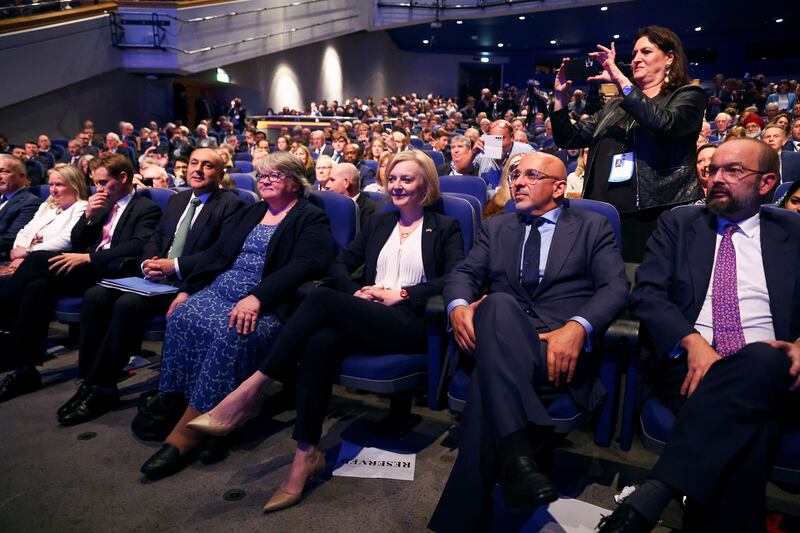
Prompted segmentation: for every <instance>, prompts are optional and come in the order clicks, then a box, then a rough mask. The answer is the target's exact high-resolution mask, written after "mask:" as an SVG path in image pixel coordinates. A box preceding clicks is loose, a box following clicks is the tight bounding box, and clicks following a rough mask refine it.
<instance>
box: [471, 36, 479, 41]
mask: <svg viewBox="0 0 800 533" xmlns="http://www.w3.org/2000/svg"><path fill="white" fill-rule="evenodd" d="M469 38H470V39H472V40H473V41H477V40H478V36H477V35H470V36H469Z"/></svg>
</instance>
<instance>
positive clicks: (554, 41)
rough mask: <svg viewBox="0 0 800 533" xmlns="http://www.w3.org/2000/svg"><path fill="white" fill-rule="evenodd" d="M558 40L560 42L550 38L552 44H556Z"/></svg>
mask: <svg viewBox="0 0 800 533" xmlns="http://www.w3.org/2000/svg"><path fill="white" fill-rule="evenodd" d="M557 42H558V41H556V40H555V39H551V40H550V44H556V43H557Z"/></svg>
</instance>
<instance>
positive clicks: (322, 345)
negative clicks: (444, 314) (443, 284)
mask: <svg viewBox="0 0 800 533" xmlns="http://www.w3.org/2000/svg"><path fill="white" fill-rule="evenodd" d="M426 346H427V337H426V329H425V320H424V318H423V317H421V316H419V315H417V314H416V313H415V312H414V310H413V309H412V308H411V307H410V306H408V305H407V304H405V303H401V304H399V305H396V306H394V307H387V306H384V305H383V304H380V303H376V302H370V301H367V300H363V299H361V298H356V297H355V296H352V295H349V294H345V293H342V292H338V291H336V290H333V289H327V288H317V289H314V290H312V291H311V292H310V293H309V294H308V296H307V297H306V298H305V300H303V303H302V304H301V305H300V307H298V308H297V311H295V312H294V314H292V317H291V318H290V319H289V321H288V322H287V323H286V325H285V326H284V327H283V329H281V332H280V334H279V335H278V338H277V339H276V340H275V344H274V345H273V346H272V348H271V349H270V352H269V354H268V355H267V359H266V361H265V362H264V364H263V365H262V366H261V372H263V373H264V374H266V375H267V376H270V377H272V378H276V379H282V377H283V376H286V375H287V374H291V373H292V372H293V371H294V370H295V368H296V371H297V378H296V383H297V420H296V421H295V427H294V434H293V435H292V437H293V438H294V439H295V440H298V441H303V442H307V443H310V444H318V443H319V439H320V436H321V432H322V422H323V420H324V419H325V413H326V411H327V409H328V404H329V402H330V397H331V387H332V382H333V376H334V375H335V373H336V372H337V371H338V369H339V365H340V362H341V359H342V357H343V356H344V355H347V354H348V353H350V352H359V353H366V354H388V353H419V352H424V351H425V349H426Z"/></svg>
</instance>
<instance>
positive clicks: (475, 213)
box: [442, 192, 483, 239]
mask: <svg viewBox="0 0 800 533" xmlns="http://www.w3.org/2000/svg"><path fill="white" fill-rule="evenodd" d="M442 195H443V196H452V197H453V198H461V199H463V200H466V201H467V202H469V205H470V206H472V223H473V226H474V228H475V235H474V237H475V239H477V238H478V233H479V232H480V229H481V216H482V214H483V209H482V207H483V206H481V203H480V202H479V201H478V199H477V198H475V197H474V196H472V195H471V194H463V193H460V192H445V193H442Z"/></svg>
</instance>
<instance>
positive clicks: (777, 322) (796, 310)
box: [600, 139, 800, 531]
mask: <svg viewBox="0 0 800 533" xmlns="http://www.w3.org/2000/svg"><path fill="white" fill-rule="evenodd" d="M710 178H711V183H710V188H709V191H708V200H707V204H706V206H690V207H681V208H676V209H673V210H672V211H667V212H666V213H664V214H663V215H662V216H661V218H660V220H659V221H658V229H657V230H656V231H655V232H654V233H653V235H652V236H651V237H650V240H649V242H648V244H647V253H646V254H645V256H644V262H643V263H642V265H641V266H640V267H639V270H638V271H637V273H636V288H635V289H634V291H633V295H632V307H633V311H634V313H635V314H636V315H637V316H638V317H639V318H640V319H641V321H642V323H643V325H644V327H645V328H646V329H647V331H648V333H649V336H650V339H651V340H652V344H653V346H652V347H653V350H654V355H655V356H656V357H657V358H658V359H657V361H656V364H655V369H656V372H654V374H655V376H654V378H655V379H654V383H653V384H654V392H655V394H656V396H657V397H658V398H659V399H660V400H661V401H662V403H663V404H664V405H665V406H666V407H667V408H668V409H670V410H671V411H672V412H673V413H675V414H676V415H677V421H676V422H675V426H674V427H673V429H672V433H671V435H670V437H669V439H668V441H667V445H666V447H665V449H664V451H663V453H662V454H661V457H660V459H659V461H658V463H657V464H656V466H655V467H654V468H653V470H651V471H650V474H649V476H648V480H647V481H646V482H645V483H644V484H643V485H642V486H641V487H640V488H639V489H637V490H636V491H635V492H634V493H633V494H631V495H630V496H628V498H627V499H626V500H625V502H624V503H623V504H622V505H621V506H620V507H618V508H617V509H616V510H615V511H614V513H613V514H612V515H611V516H610V517H607V518H605V519H604V522H603V523H602V524H601V527H600V531H650V530H651V529H652V528H653V527H654V526H655V525H656V523H657V521H658V518H659V515H660V514H661V511H662V510H663V509H664V507H666V506H667V504H668V503H669V501H670V500H671V499H673V498H677V497H680V496H684V495H685V496H686V497H687V504H686V511H685V514H684V526H685V527H684V530H685V531H764V527H765V523H766V522H765V520H766V510H765V500H766V498H765V494H764V492H765V485H766V483H767V476H768V475H769V471H770V468H771V464H772V461H773V460H774V458H775V454H776V453H777V451H778V448H779V446H780V441H781V427H782V426H784V425H786V426H789V427H791V426H792V425H793V426H794V427H797V425H798V422H799V421H800V419H798V416H797V413H798V411H799V410H800V394H798V392H797V390H798V386H800V379H798V376H800V342H799V341H798V336H800V256H798V250H800V217H798V216H797V215H796V214H795V213H792V212H790V211H786V210H782V209H774V208H770V207H764V208H761V204H762V203H763V202H764V197H765V196H767V195H768V194H770V191H771V190H772V188H773V186H774V185H775V183H776V182H777V180H778V179H779V178H778V156H777V154H776V153H775V151H774V150H772V149H771V148H770V147H769V146H767V145H766V144H764V143H763V142H761V141H756V140H752V139H732V140H729V141H726V142H724V143H722V144H721V145H720V147H719V148H718V149H717V151H716V152H714V155H713V156H712V160H711V166H710Z"/></svg>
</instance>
